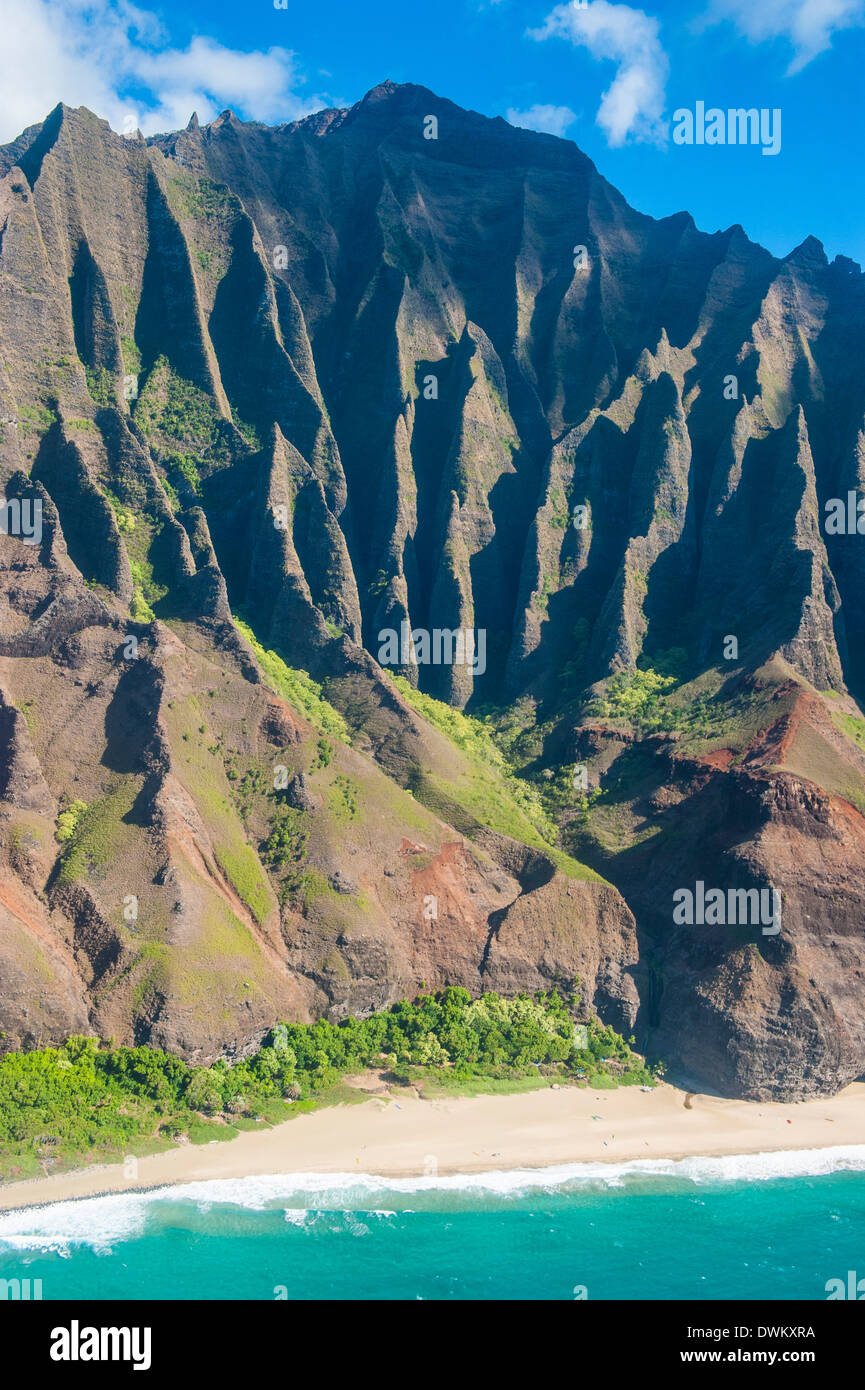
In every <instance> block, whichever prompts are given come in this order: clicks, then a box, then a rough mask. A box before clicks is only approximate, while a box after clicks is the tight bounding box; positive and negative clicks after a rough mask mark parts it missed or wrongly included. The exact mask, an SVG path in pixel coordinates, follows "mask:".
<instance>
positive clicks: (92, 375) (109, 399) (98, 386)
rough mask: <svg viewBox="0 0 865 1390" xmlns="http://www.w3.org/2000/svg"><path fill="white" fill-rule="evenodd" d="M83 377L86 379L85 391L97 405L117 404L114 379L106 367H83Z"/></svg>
mask: <svg viewBox="0 0 865 1390" xmlns="http://www.w3.org/2000/svg"><path fill="white" fill-rule="evenodd" d="M84 375H85V377H86V379H87V390H88V391H89V392H90V395H91V396H92V397H93V400H94V401H95V402H96V404H97V405H104V406H108V405H116V404H117V394H116V392H115V390H114V378H113V377H112V375H111V373H110V372H109V370H108V368H107V367H85V368H84Z"/></svg>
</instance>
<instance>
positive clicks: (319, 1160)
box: [0, 1082, 865, 1210]
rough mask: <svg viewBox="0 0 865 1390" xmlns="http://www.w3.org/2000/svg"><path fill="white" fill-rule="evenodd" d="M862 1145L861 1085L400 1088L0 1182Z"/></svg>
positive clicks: (18, 1188)
mask: <svg viewBox="0 0 865 1390" xmlns="http://www.w3.org/2000/svg"><path fill="white" fill-rule="evenodd" d="M842 1145H865V1084H863V1083H859V1082H857V1083H855V1084H854V1085H851V1086H848V1087H847V1088H846V1089H845V1090H844V1091H842V1092H841V1093H840V1094H839V1095H837V1096H835V1097H834V1098H832V1099H830V1100H811V1101H804V1102H802V1103H800V1104H778V1103H772V1102H758V1101H739V1100H723V1099H720V1098H718V1097H716V1096H706V1095H699V1094H696V1095H695V1094H687V1095H686V1093H685V1092H684V1091H680V1090H677V1089H676V1088H675V1087H673V1086H668V1085H659V1086H658V1087H656V1088H655V1089H654V1090H652V1091H641V1090H640V1089H639V1088H637V1087H621V1088H619V1089H618V1090H613V1091H595V1090H581V1089H578V1088H576V1087H562V1088H561V1089H558V1090H553V1089H546V1090H542V1091H530V1092H527V1093H525V1094H518V1095H508V1096H477V1097H471V1098H464V1099H447V1100H421V1099H419V1098H417V1096H416V1095H414V1094H412V1093H408V1094H406V1093H405V1092H402V1091H398V1090H397V1091H391V1092H390V1093H388V1094H385V1095H374V1096H371V1097H370V1099H369V1100H367V1101H364V1102H363V1103H362V1104H356V1105H340V1106H335V1107H333V1108H329V1109H324V1110H320V1111H317V1112H315V1113H313V1114H306V1115H299V1116H298V1117H297V1118H296V1119H294V1120H290V1121H287V1122H286V1123H285V1124H283V1125H278V1126H276V1127H274V1128H264V1127H263V1128H262V1129H261V1130H260V1131H246V1132H244V1133H242V1134H240V1135H239V1136H238V1137H237V1138H236V1139H233V1140H231V1141H229V1142H222V1143H210V1144H207V1145H203V1146H196V1145H183V1146H182V1147H179V1148H177V1149H173V1150H171V1151H169V1152H167V1153H160V1154H154V1155H152V1156H150V1157H147V1158H142V1159H139V1160H137V1164H135V1166H133V1167H130V1164H129V1163H127V1164H123V1163H118V1164H112V1165H101V1166H98V1167H89V1168H83V1169H80V1170H78V1171H77V1172H72V1173H63V1174H56V1175H53V1176H50V1177H45V1178H38V1179H34V1180H28V1181H24V1182H15V1183H8V1184H5V1185H2V1186H0V1210H8V1209H11V1208H13V1207H23V1206H33V1205H37V1204H42V1203H46V1202H59V1201H66V1200H69V1199H71V1198H76V1197H91V1196H96V1195H101V1194H103V1193H108V1192H124V1191H132V1190H140V1189H145V1188H151V1187H162V1186H165V1185H170V1184H174V1183H185V1182H195V1181H199V1180H203V1179H211V1178H241V1177H247V1176H249V1177H251V1176H258V1175H262V1174H285V1173H311V1172H317V1173H351V1172H354V1173H358V1174H363V1173H369V1174H376V1175H378V1176H382V1177H416V1176H419V1175H422V1174H424V1173H426V1174H434V1173H437V1174H440V1175H447V1174H453V1173H477V1172H483V1171H486V1170H492V1169H514V1168H538V1167H546V1166H548V1165H551V1164H563V1163H581V1162H606V1163H622V1162H625V1161H627V1160H630V1159H637V1158H671V1159H678V1158H689V1157H695V1156H705V1157H718V1156H724V1155H729V1154H753V1153H770V1152H773V1151H778V1150H789V1149H799V1150H801V1149H817V1148H829V1147H834V1146H842Z"/></svg>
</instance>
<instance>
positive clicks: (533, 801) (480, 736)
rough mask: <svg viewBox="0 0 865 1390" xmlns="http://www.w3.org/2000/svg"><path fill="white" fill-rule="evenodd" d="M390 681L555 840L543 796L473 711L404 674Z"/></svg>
mask: <svg viewBox="0 0 865 1390" xmlns="http://www.w3.org/2000/svg"><path fill="white" fill-rule="evenodd" d="M391 680H392V681H393V683H394V685H395V686H396V688H397V690H399V692H400V694H401V695H402V696H403V698H404V699H406V700H407V701H408V702H409V704H411V705H413V706H414V708H415V709H416V710H417V712H418V714H422V715H423V717H424V719H426V721H427V723H429V724H432V726H433V728H435V729H438V730H439V732H440V733H442V734H445V735H446V736H447V738H449V739H450V740H451V742H452V743H455V744H456V746H457V748H460V749H462V751H463V752H464V753H465V754H467V755H468V757H469V758H471V759H472V760H473V761H474V762H476V763H479V764H481V765H482V766H483V767H485V768H486V769H487V770H488V771H489V772H491V773H492V774H493V775H494V776H495V777H496V778H501V779H502V780H503V781H504V782H505V784H506V791H507V793H508V795H509V797H510V798H511V799H512V801H514V802H515V803H516V805H517V806H518V807H519V809H520V811H522V813H523V815H524V816H525V817H526V819H527V820H528V821H529V823H530V824H531V825H532V826H533V827H534V828H535V830H536V831H537V832H538V834H539V835H540V836H541V837H542V838H543V839H544V840H547V841H549V842H552V841H554V840H555V836H556V828H555V826H554V825H553V823H552V822H551V821H550V820H549V819H548V817H547V816H546V813H545V812H544V809H543V806H542V805H541V800H540V797H539V796H538V795H537V793H536V792H535V790H534V788H533V787H531V786H529V784H528V783H526V782H523V781H521V780H520V779H519V778H517V777H515V776H514V775H513V771H512V769H511V766H510V764H509V763H508V761H507V759H506V758H505V756H504V754H503V753H502V751H501V750H500V748H499V747H498V746H497V744H496V743H495V742H494V740H493V737H492V734H491V733H490V730H489V728H488V727H487V725H486V724H485V723H483V722H482V721H481V720H480V719H475V718H474V717H473V716H472V715H470V714H464V713H463V712H462V710H458V709H454V707H453V706H452V705H446V704H445V703H444V702H443V701H442V700H435V699H433V697H432V696H431V695H425V694H424V693H423V691H421V690H415V688H414V687H413V686H412V685H410V684H409V682H408V681H407V680H406V679H405V677H404V676H395V675H392V674H391ZM518 838H520V837H518Z"/></svg>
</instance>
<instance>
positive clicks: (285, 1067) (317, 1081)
mask: <svg viewBox="0 0 865 1390" xmlns="http://www.w3.org/2000/svg"><path fill="white" fill-rule="evenodd" d="M577 1008H578V999H577V998H576V997H574V998H571V999H570V1000H567V1001H566V1000H564V999H562V998H561V997H560V996H559V995H558V994H557V993H556V992H555V991H554V992H553V993H552V994H547V995H545V994H541V993H539V994H536V995H535V996H534V997H532V998H530V997H529V996H527V995H518V996H517V998H515V999H502V998H500V997H499V995H497V994H493V993H490V994H484V995H481V997H480V998H479V999H475V1000H472V999H471V998H470V996H469V994H468V991H467V990H464V989H453V988H451V989H446V990H444V991H443V992H442V993H440V994H436V995H429V994H422V995H420V996H418V998H417V999H416V1000H415V1001H414V1002H413V1003H408V1002H403V1003H400V1004H395V1005H394V1006H393V1008H391V1009H389V1010H387V1011H386V1012H381V1013H374V1014H372V1015H371V1016H370V1017H369V1018H365V1019H357V1018H347V1019H343V1020H342V1021H341V1022H340V1023H338V1024H337V1023H328V1022H326V1021H324V1020H319V1021H318V1022H317V1023H313V1024H300V1023H295V1024H280V1025H279V1026H278V1027H276V1028H274V1029H273V1031H272V1032H271V1034H270V1035H269V1037H268V1039H267V1040H266V1042H265V1044H264V1046H263V1047H262V1048H261V1049H260V1050H259V1051H258V1052H257V1053H255V1055H254V1056H252V1057H249V1058H247V1059H245V1060H244V1061H241V1062H237V1063H236V1064H234V1065H233V1066H232V1065H229V1064H228V1063H227V1062H225V1061H218V1062H215V1063H214V1064H213V1065H212V1066H210V1067H191V1066H188V1065H187V1064H186V1063H185V1062H184V1061H182V1060H181V1059H180V1058H178V1057H175V1056H172V1055H171V1054H169V1053H167V1052H163V1051H158V1050H155V1049H151V1048H148V1047H113V1046H111V1045H104V1044H101V1043H100V1042H99V1041H98V1040H97V1039H95V1038H83V1037H73V1038H70V1039H69V1040H68V1042H66V1043H65V1044H64V1045H63V1046H62V1047H59V1048H53V1047H51V1048H41V1049H38V1050H35V1051H32V1052H10V1053H7V1054H6V1056H5V1057H3V1058H2V1059H0V1175H2V1176H3V1177H6V1178H8V1177H15V1176H24V1175H27V1174H29V1173H32V1172H37V1171H38V1170H39V1166H40V1165H42V1164H44V1163H45V1161H46V1160H49V1161H50V1162H51V1164H52V1166H56V1165H60V1166H63V1165H68V1164H70V1163H73V1162H75V1161H81V1160H82V1159H83V1160H87V1161H93V1160H95V1159H100V1158H101V1159H104V1158H110V1157H114V1156H120V1155H122V1154H125V1153H129V1152H145V1151H146V1150H147V1149H148V1148H149V1149H153V1148H158V1147H164V1146H165V1145H167V1144H169V1143H171V1142H174V1141H176V1140H178V1139H181V1138H182V1137H184V1136H188V1137H189V1139H190V1140H191V1141H192V1142H193V1143H204V1142H207V1141H208V1140H210V1139H213V1138H228V1137H232V1136H233V1135H234V1134H236V1133H237V1131H238V1129H241V1128H250V1127H251V1124H252V1123H254V1122H255V1120H256V1119H258V1118H259V1117H261V1118H263V1119H264V1120H265V1121H269V1122H271V1123H273V1122H276V1121H278V1120H281V1119H284V1118H286V1116H287V1114H289V1113H290V1114H296V1113H298V1112H300V1113H302V1112H303V1111H305V1110H309V1109H311V1108H313V1107H314V1106H315V1105H316V1104H322V1103H327V1102H328V1101H332V1100H333V1099H334V1098H338V1099H339V1100H345V1099H347V1098H348V1091H347V1088H345V1087H342V1088H340V1086H339V1082H340V1078H341V1077H344V1076H348V1075H352V1074H356V1073H358V1072H361V1071H364V1070H366V1069H367V1068H369V1067H374V1068H386V1069H387V1070H388V1072H389V1073H390V1080H391V1081H393V1082H395V1083H397V1084H399V1083H403V1084H407V1083H409V1082H413V1081H417V1082H419V1083H420V1084H421V1085H428V1086H429V1088H430V1090H431V1091H432V1092H435V1090H436V1089H438V1090H439V1091H442V1090H447V1091H451V1092H453V1091H459V1092H462V1091H463V1090H466V1091H468V1092H469V1093H475V1094H476V1093H477V1092H478V1091H481V1090H490V1089H492V1090H494V1091H495V1090H510V1089H517V1090H521V1089H528V1088H531V1087H532V1086H534V1085H538V1084H552V1081H553V1080H554V1079H557V1080H558V1081H559V1082H569V1081H570V1082H575V1083H579V1082H583V1083H586V1084H590V1085H593V1086H598V1085H610V1084H615V1083H617V1082H618V1083H621V1084H626V1085H627V1084H638V1083H647V1082H650V1081H651V1079H652V1078H651V1075H650V1073H649V1072H648V1071H647V1070H646V1068H645V1067H644V1065H643V1063H642V1061H641V1059H640V1058H639V1057H637V1056H636V1055H635V1054H634V1053H633V1052H632V1051H631V1049H630V1047H629V1046H628V1045H627V1043H626V1042H625V1041H624V1039H622V1038H621V1037H620V1036H619V1035H618V1034H617V1033H615V1032H614V1031H613V1030H612V1029H611V1028H605V1027H604V1026H603V1025H602V1024H601V1023H599V1022H598V1021H597V1020H596V1019H595V1020H590V1021H588V1022H587V1023H586V1024H582V1025H581V1024H576V1023H575V1021H574V1014H575V1012H576V1010H577ZM541 1078H545V1079H546V1081H545V1082H544V1080H541ZM287 1103H288V1104H290V1105H291V1110H290V1111H287V1110H286V1105H287Z"/></svg>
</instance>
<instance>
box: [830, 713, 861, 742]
mask: <svg viewBox="0 0 865 1390" xmlns="http://www.w3.org/2000/svg"><path fill="white" fill-rule="evenodd" d="M829 713H830V714H831V716H832V723H833V724H834V725H835V727H836V728H838V729H840V730H841V732H842V734H846V735H847V737H848V738H850V739H852V740H853V742H854V743H855V744H856V745H857V747H859V748H865V719H859V718H858V717H857V716H856V715H855V714H842V713H841V711H840V710H836V709H833V710H830V711H829Z"/></svg>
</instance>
